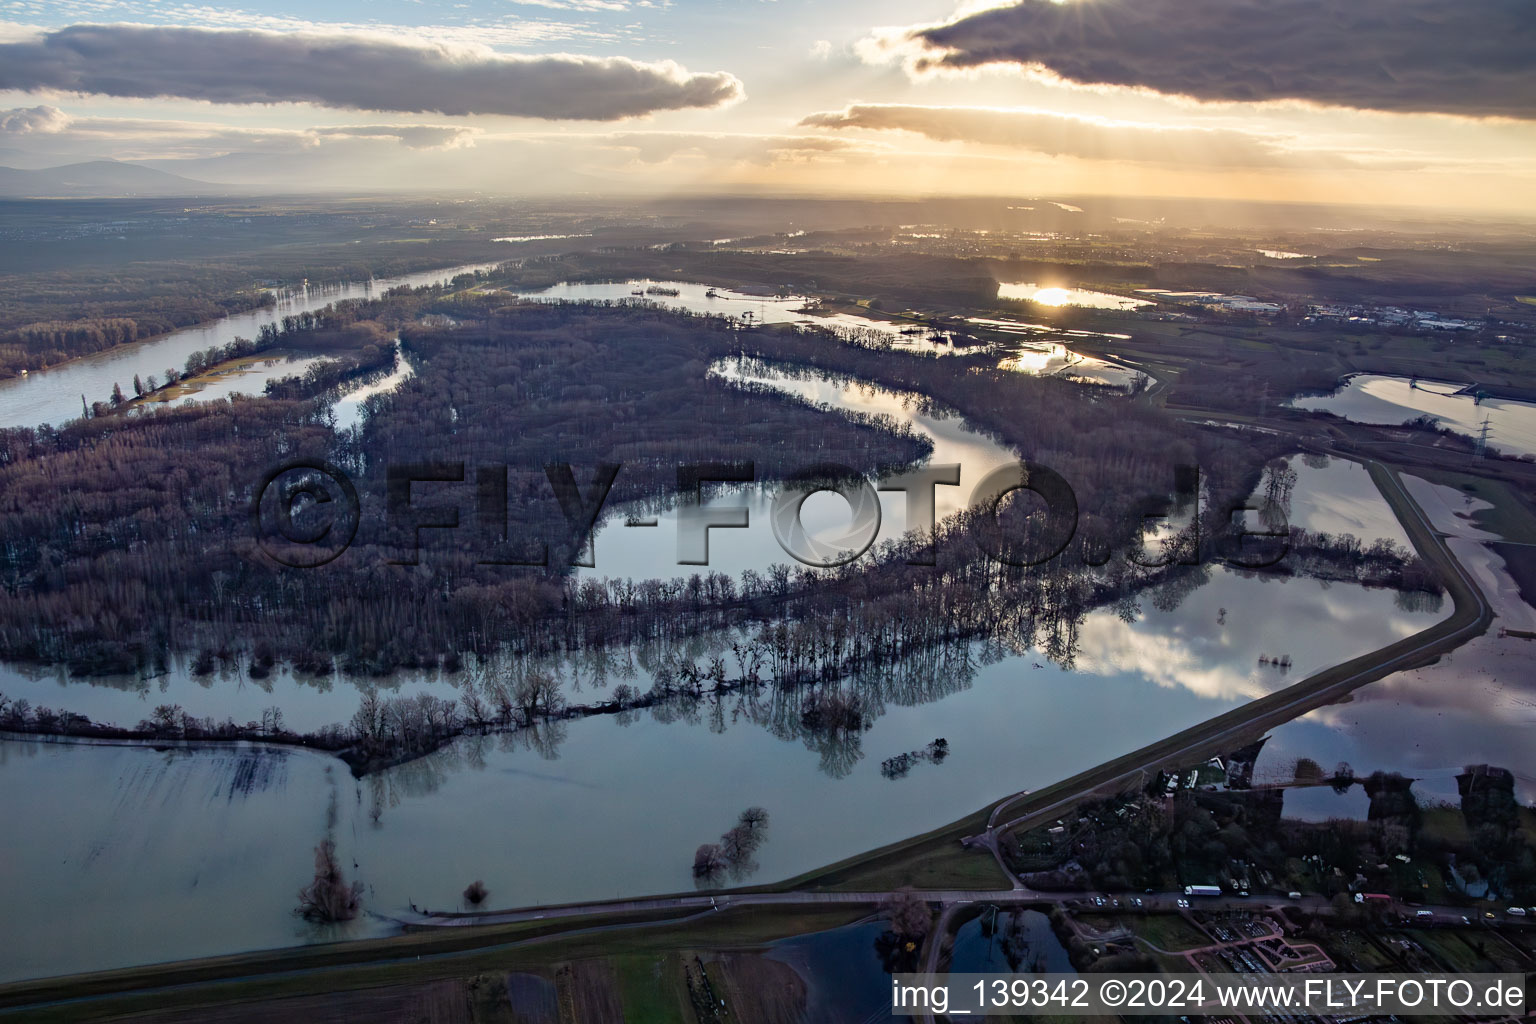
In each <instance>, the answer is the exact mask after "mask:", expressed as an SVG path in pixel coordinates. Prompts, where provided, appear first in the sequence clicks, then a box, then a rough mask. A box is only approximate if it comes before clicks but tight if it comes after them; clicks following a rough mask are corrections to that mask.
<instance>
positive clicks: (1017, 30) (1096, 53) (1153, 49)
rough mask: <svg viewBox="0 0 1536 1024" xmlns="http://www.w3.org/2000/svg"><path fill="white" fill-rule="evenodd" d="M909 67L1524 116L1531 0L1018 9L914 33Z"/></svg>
mask: <svg viewBox="0 0 1536 1024" xmlns="http://www.w3.org/2000/svg"><path fill="white" fill-rule="evenodd" d="M911 38H912V39H913V40H915V41H917V42H919V43H921V44H924V45H925V46H926V47H927V48H929V49H930V50H931V51H933V52H932V53H930V55H929V56H928V57H926V58H925V59H924V61H922V62H921V63H920V66H933V65H937V66H941V67H951V68H968V67H976V66H979V65H983V64H995V63H1010V64H1024V65H1043V66H1044V67H1046V68H1048V69H1050V70H1051V71H1053V72H1055V73H1056V74H1057V75H1060V76H1061V77H1062V78H1065V79H1067V80H1069V81H1072V82H1079V83H1083V84H1093V85H1118V86H1140V87H1145V88H1149V89H1153V90H1156V91H1157V92H1162V93H1171V94H1176V95H1182V96H1191V97H1194V98H1196V99H1201V100H1235V101H1255V100H1281V99H1294V100H1306V101H1312V102H1315V103H1320V104H1327V105H1333V106H1345V107H1358V108H1362V109H1368V110H1386V111H1404V112H1407V111H1428V112H1441V113H1449V114H1462V115H1470V116H1492V115H1502V116H1506V117H1514V118H1526V119H1530V118H1536V0H1455V2H1452V0H1075V2H1067V3H1060V4H1058V3H1053V2H1051V0H1024V2H1023V3H1020V4H1017V5H1016V6H1011V7H1001V8H994V9H992V10H987V11H981V12H978V13H976V14H971V15H967V16H965V17H962V18H960V19H958V20H956V21H954V22H952V23H950V24H946V25H934V26H929V27H925V28H918V29H914V30H913V31H912V32H911Z"/></svg>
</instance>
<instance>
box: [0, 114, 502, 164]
mask: <svg viewBox="0 0 1536 1024" xmlns="http://www.w3.org/2000/svg"><path fill="white" fill-rule="evenodd" d="M482 134H483V132H482V131H481V130H480V129H478V128H471V127H467V126H464V125H438V124H367V125H355V124H347V125H316V126H313V127H309V128H247V127H242V126H239V125H226V124H216V123H210V122H206V121H156V120H149V119H144V118H132V117H76V116H73V115H71V114H68V113H66V112H65V111H62V110H60V109H59V108H58V107H51V106H40V107H16V108H13V109H11V110H0V135H8V136H22V135H38V136H46V139H40V140H38V141H39V142H45V143H46V144H47V147H48V148H49V149H51V150H53V151H55V152H58V153H59V154H60V155H64V156H68V155H70V154H72V153H74V154H83V155H87V156H91V157H93V158H96V157H113V158H117V159H142V158H155V157H172V158H175V157H180V158H187V157H206V156H217V155H220V154H224V153H229V152H232V151H235V150H241V151H246V152H252V151H256V152H264V153H283V152H298V151H303V150H312V149H315V148H317V147H319V146H321V145H325V144H330V145H339V144H342V143H348V142H352V143H379V142H384V143H391V142H392V143H396V144H398V145H400V146H403V147H405V148H406V149H418V150H427V149H458V148H464V147H469V146H473V145H474V143H475V140H476V139H477V138H478V137H480V136H481V135H482Z"/></svg>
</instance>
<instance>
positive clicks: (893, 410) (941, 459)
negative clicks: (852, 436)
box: [579, 360, 1018, 580]
mask: <svg viewBox="0 0 1536 1024" xmlns="http://www.w3.org/2000/svg"><path fill="white" fill-rule="evenodd" d="M710 372H711V373H712V374H713V375H714V376H716V377H718V378H719V379H721V380H723V381H727V382H731V383H734V384H756V385H764V386H768V387H772V388H773V389H775V390H778V391H782V392H784V393H786V394H791V395H794V396H796V397H798V398H801V399H804V400H805V401H807V402H811V403H812V404H815V405H818V406H824V407H826V408H829V409H835V410H839V411H844V412H856V413H863V414H871V415H884V416H890V417H892V418H893V419H896V420H899V421H901V422H903V423H907V424H910V425H911V426H912V427H913V428H914V429H915V430H916V431H917V432H918V434H919V435H921V436H923V437H925V438H927V439H928V440H929V441H930V442H931V443H932V444H933V453H932V454H931V455H930V456H929V458H928V462H929V463H931V464H934V465H949V464H958V465H959V466H960V483H959V485H958V486H953V487H951V486H938V487H935V488H934V494H935V517H936V519H943V518H944V517H945V516H947V515H950V514H952V513H954V512H956V511H958V510H960V509H961V508H963V507H965V505H966V504H967V503H968V502H969V499H970V494H971V491H972V490H973V489H974V488H975V486H976V484H977V483H979V482H980V481H981V480H982V478H983V477H984V476H986V474H987V473H988V472H990V471H991V470H993V469H996V468H998V467H999V466H1003V465H1006V464H1008V463H1010V462H1014V461H1016V460H1017V458H1018V456H1017V455H1015V454H1014V453H1013V452H1012V451H1011V450H1010V449H1009V448H1007V447H1006V446H1004V445H1003V444H1001V443H999V442H998V441H997V440H996V439H994V438H992V437H990V436H988V435H986V434H983V433H980V432H978V431H975V430H972V429H970V427H969V426H968V425H966V423H965V421H964V420H963V419H962V418H961V417H960V416H958V415H956V414H953V413H946V412H943V411H938V410H929V409H925V407H924V405H925V403H924V401H923V399H922V396H920V395H916V394H912V393H904V392H897V391H891V390H888V389H886V388H881V387H875V386H873V385H870V384H867V383H862V382H857V381H852V382H840V381H834V380H829V379H825V378H823V377H820V376H816V375H808V374H798V375H797V374H795V373H794V372H793V371H791V370H787V369H784V368H780V367H776V366H772V365H768V364H764V363H761V362H757V361H754V360H742V361H738V360H721V361H719V362H717V363H716V364H715V365H714V366H712V367H711V368H710ZM711 490H712V491H713V492H714V493H711V494H709V495H708V497H707V498H706V499H705V502H704V507H705V508H721V507H728V506H745V507H746V508H747V510H748V512H747V523H748V525H747V528H745V529H714V530H710V531H709V565H708V567H704V566H697V565H679V564H678V560H679V557H680V552H681V547H680V545H681V544H682V538H681V536H680V528H679V517H678V513H677V510H676V509H675V508H673V509H667V510H665V511H660V512H645V513H643V514H644V515H646V516H649V517H652V518H654V519H655V521H656V523H657V525H656V526H653V527H631V526H626V525H625V524H626V522H627V521H628V518H629V515H630V513H629V512H628V511H619V512H616V513H615V514H614V515H611V516H610V517H608V519H607V520H606V521H605V522H604V523H603V525H602V526H600V527H599V528H598V530H597V533H596V537H595V545H596V546H595V550H594V557H593V563H594V565H593V567H592V568H590V569H582V570H579V571H580V572H581V574H582V575H586V576H596V577H604V576H606V577H611V578H614V579H623V578H626V577H628V578H631V579H637V580H638V579H671V578H679V577H681V578H687V577H688V576H691V575H693V574H694V573H703V572H723V573H726V574H728V575H731V576H740V574H741V573H742V572H743V571H745V570H747V569H755V570H756V571H758V572H762V571H763V570H764V569H766V568H767V567H768V566H770V565H773V564H774V563H783V564H786V565H796V566H797V565H798V563H796V562H795V561H794V559H793V558H792V557H791V556H790V555H789V554H787V553H786V552H785V551H784V549H783V548H781V547H780V546H779V543H778V541H777V540H776V539H775V534H774V530H773V527H772V524H771V516H770V513H771V510H772V505H773V497H774V494H776V493H777V488H771V489H770V488H762V487H751V488H742V487H726V486H716V487H712V488H711ZM879 501H880V509H881V516H880V529H879V533H878V534H877V535H876V539H875V541H874V543H879V542H880V541H881V540H888V539H893V538H896V537H899V536H901V535H902V533H904V532H905V531H906V529H907V525H906V515H907V513H906V496H905V495H904V494H903V493H902V492H900V491H886V492H881V493H880V495H879ZM636 514H637V515H638V514H641V513H636ZM851 519H852V513H851V511H850V509H849V506H848V504H847V502H845V501H844V500H843V499H842V498H840V497H837V496H835V495H833V494H831V493H828V492H823V493H820V494H816V495H813V496H812V497H810V498H809V499H807V500H806V502H805V504H804V506H803V507H802V509H801V517H800V521H801V523H802V524H803V526H804V528H805V531H806V533H807V534H808V535H809V536H810V538H812V539H813V540H817V541H821V542H824V543H828V544H833V543H835V541H836V540H837V539H838V538H839V537H840V536H842V535H843V534H844V533H845V532H846V531H847V530H848V529H849V526H850V523H851Z"/></svg>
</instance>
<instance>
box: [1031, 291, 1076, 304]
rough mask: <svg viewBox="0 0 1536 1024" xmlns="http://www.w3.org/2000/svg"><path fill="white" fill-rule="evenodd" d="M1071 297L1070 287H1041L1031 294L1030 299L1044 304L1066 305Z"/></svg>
mask: <svg viewBox="0 0 1536 1024" xmlns="http://www.w3.org/2000/svg"><path fill="white" fill-rule="evenodd" d="M1071 298H1072V289H1070V288H1041V289H1040V290H1039V291H1037V292H1035V294H1034V295H1032V296H1030V301H1031V302H1037V303H1039V304H1040V305H1042V306H1065V305H1066V304H1067V302H1068V301H1069V300H1070V299H1071Z"/></svg>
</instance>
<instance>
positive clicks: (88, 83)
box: [0, 25, 741, 121]
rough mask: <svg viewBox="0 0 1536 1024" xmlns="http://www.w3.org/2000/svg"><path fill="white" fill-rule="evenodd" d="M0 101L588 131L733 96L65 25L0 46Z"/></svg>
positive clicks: (594, 63) (678, 71) (648, 72)
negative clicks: (285, 111)
mask: <svg viewBox="0 0 1536 1024" xmlns="http://www.w3.org/2000/svg"><path fill="white" fill-rule="evenodd" d="M0 89H18V90H22V91H26V92H31V91H36V90H42V89H49V90H59V91H62V92H74V93H88V94H96V95H103V96H130V97H156V96H173V97H181V98H186V99H194V100H209V101H212V102H215V103H315V104H319V105H321V106H326V107H340V108H346V109H354V110H389V111H404V112H434V113H439V114H453V115H458V114H506V115H512V116H518V117H537V118H545V119H565V118H570V119H578V120H592V121H611V120H616V119H618V118H624V117H635V116H638V115H642V114H648V113H652V112H654V111H658V110H675V109H679V108H683V107H713V106H719V105H720V104H722V103H726V102H728V101H730V100H733V99H736V98H738V97H739V96H740V95H741V84H740V83H739V82H738V81H737V80H736V79H735V78H734V77H733V76H731V75H729V74H725V73H724V72H715V73H711V74H690V73H688V72H687V71H686V70H684V69H683V68H680V67H678V66H677V65H675V64H672V63H670V62H664V63H658V64H643V63H639V62H636V61H632V60H627V59H624V58H621V57H607V58H597V57H568V56H540V57H507V56H501V55H497V54H491V53H464V52H456V51H453V50H449V49H446V48H443V47H440V46H429V45H408V44H404V43H396V42H391V41H389V40H382V39H377V38H372V37H362V36H347V35H309V34H286V33H275V32H254V31H218V30H212V29H199V28H161V27H141V26H133V25H73V26H70V27H68V28H63V29H59V30H57V31H53V32H48V33H46V34H44V35H42V36H40V37H37V38H34V39H29V40H25V41H21V42H11V43H3V44H0Z"/></svg>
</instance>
